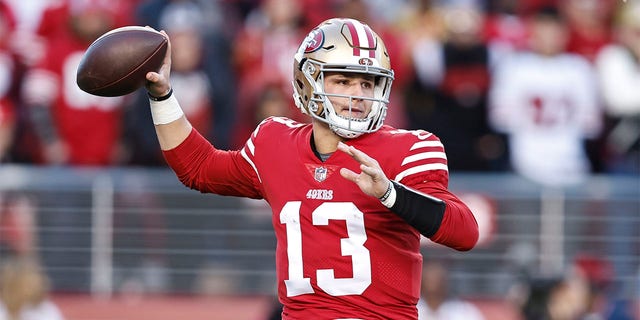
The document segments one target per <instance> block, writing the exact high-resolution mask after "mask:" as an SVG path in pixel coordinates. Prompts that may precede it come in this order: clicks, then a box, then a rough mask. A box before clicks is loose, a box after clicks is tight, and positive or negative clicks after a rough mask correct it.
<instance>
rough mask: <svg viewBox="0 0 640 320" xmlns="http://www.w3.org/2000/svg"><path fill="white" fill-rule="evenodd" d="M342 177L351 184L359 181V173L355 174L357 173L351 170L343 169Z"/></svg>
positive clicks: (341, 170) (341, 171)
mask: <svg viewBox="0 0 640 320" xmlns="http://www.w3.org/2000/svg"><path fill="white" fill-rule="evenodd" d="M340 175H341V176H342V177H343V178H345V179H347V180H349V181H351V182H356V183H357V181H358V176H359V175H358V174H357V173H355V172H353V171H351V170H349V169H347V168H341V169H340Z"/></svg>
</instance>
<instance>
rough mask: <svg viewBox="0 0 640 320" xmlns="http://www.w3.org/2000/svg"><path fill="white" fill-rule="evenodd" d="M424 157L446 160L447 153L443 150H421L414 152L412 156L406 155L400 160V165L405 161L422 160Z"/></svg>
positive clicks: (405, 162)
mask: <svg viewBox="0 0 640 320" xmlns="http://www.w3.org/2000/svg"><path fill="white" fill-rule="evenodd" d="M424 159H445V160H447V155H446V154H445V153H444V152H422V153H418V154H414V155H412V156H408V157H406V158H404V160H403V161H402V165H403V166H404V165H405V164H407V163H410V162H414V161H419V160H424Z"/></svg>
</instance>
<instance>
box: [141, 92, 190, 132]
mask: <svg viewBox="0 0 640 320" xmlns="http://www.w3.org/2000/svg"><path fill="white" fill-rule="evenodd" d="M149 105H150V106H151V118H152V119H153V124H154V125H159V124H167V123H170V122H173V121H176V120H178V119H180V118H181V117H182V116H183V115H184V112H183V111H182V108H180V104H179V103H178V99H176V96H175V95H174V94H173V89H172V90H171V91H169V93H168V94H167V96H165V97H162V99H157V98H156V99H151V98H149Z"/></svg>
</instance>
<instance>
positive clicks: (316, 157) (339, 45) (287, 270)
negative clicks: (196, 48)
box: [147, 18, 478, 319]
mask: <svg viewBox="0 0 640 320" xmlns="http://www.w3.org/2000/svg"><path fill="white" fill-rule="evenodd" d="M170 51H171V50H169V51H168V52H167V56H166V59H165V62H164V64H163V66H162V68H161V69H160V71H159V72H158V73H155V72H150V73H148V74H147V80H148V83H147V89H148V93H149V98H150V104H151V113H152V118H153V121H154V124H155V128H156V132H157V135H158V139H159V142H160V147H161V148H162V150H163V152H164V156H165V158H166V160H167V162H168V164H169V165H170V166H171V168H172V169H173V170H174V171H175V172H176V175H177V176H178V178H179V179H180V181H182V182H183V183H184V184H185V185H186V186H188V187H190V188H193V189H197V190H200V191H201V192H210V193H217V194H222V195H231V196H242V197H250V198H256V199H265V200H266V201H267V202H268V203H269V205H270V206H271V208H272V210H273V215H272V222H273V227H274V229H275V235H276V238H277V242H278V245H277V249H276V260H277V261H276V266H277V270H276V272H277V279H278V295H279V298H280V301H281V302H282V304H283V305H284V309H283V312H282V316H283V319H417V310H416V303H417V301H418V298H419V293H420V277H421V267H422V256H421V253H420V236H421V235H424V236H426V237H428V238H430V239H431V240H433V241H434V242H437V243H440V244H442V245H445V246H448V247H451V248H454V249H457V250H461V251H464V250H469V249H471V248H472V247H473V246H474V245H475V243H476V241H477V239H478V226H477V223H476V221H475V218H474V216H473V214H472V212H471V211H470V210H469V208H468V207H467V206H466V205H465V204H464V203H463V202H462V201H461V200H460V199H459V198H458V197H456V196H455V195H454V194H452V193H451V192H450V191H449V190H448V187H447V185H448V170H447V157H446V155H445V151H444V147H443V145H442V143H441V142H440V140H439V139H438V138H437V137H436V136H435V135H433V134H431V133H429V132H427V131H422V130H418V131H408V130H402V129H396V128H392V127H390V126H386V125H383V121H384V118H385V114H386V109H387V104H388V98H389V92H390V90H391V83H392V82H393V71H392V70H391V65H390V59H389V55H388V54H387V51H386V49H385V46H384V43H383V41H382V39H380V38H379V37H378V35H377V34H376V33H375V32H374V31H373V30H372V29H371V28H369V26H367V25H366V24H363V23H361V22H359V21H357V20H352V19H338V18H335V19H330V20H327V21H325V22H323V23H321V24H320V25H319V26H318V27H316V28H315V29H313V30H312V31H311V32H310V33H309V35H308V36H307V37H306V38H305V40H304V41H303V43H302V45H301V46H300V48H299V50H298V52H297V53H296V54H295V56H294V59H293V60H294V61H293V62H294V73H293V88H294V90H293V98H294V100H295V103H296V105H297V106H298V107H299V108H300V110H301V111H302V112H303V113H305V114H308V115H309V116H310V117H311V123H307V124H304V123H298V122H295V121H293V120H290V119H287V118H281V117H270V118H267V119H265V120H264V121H263V122H262V123H261V124H259V125H258V127H257V128H256V129H255V131H254V132H253V134H251V136H250V137H249V139H248V140H247V142H246V144H245V145H244V147H243V148H242V149H241V150H236V151H224V150H219V149H216V148H215V147H214V146H212V145H211V144H210V143H209V142H208V141H206V140H205V139H204V138H203V137H202V136H201V135H200V133H198V132H197V131H196V130H194V129H193V128H192V126H191V125H190V124H189V122H188V120H187V119H186V118H185V117H184V113H183V112H182V111H181V109H180V106H179V105H178V102H177V100H176V99H175V96H174V95H173V91H172V89H171V84H170V81H169V74H170V67H171V60H170Z"/></svg>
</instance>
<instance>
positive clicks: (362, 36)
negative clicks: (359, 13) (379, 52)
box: [353, 23, 371, 56]
mask: <svg viewBox="0 0 640 320" xmlns="http://www.w3.org/2000/svg"><path fill="white" fill-rule="evenodd" d="M353 26H354V27H355V29H356V32H357V33H358V40H360V47H362V48H369V46H370V45H371V44H370V43H369V38H367V32H366V31H365V29H364V25H363V24H361V23H354V24H353ZM365 53H366V56H369V51H368V50H360V56H364V55H365Z"/></svg>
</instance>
